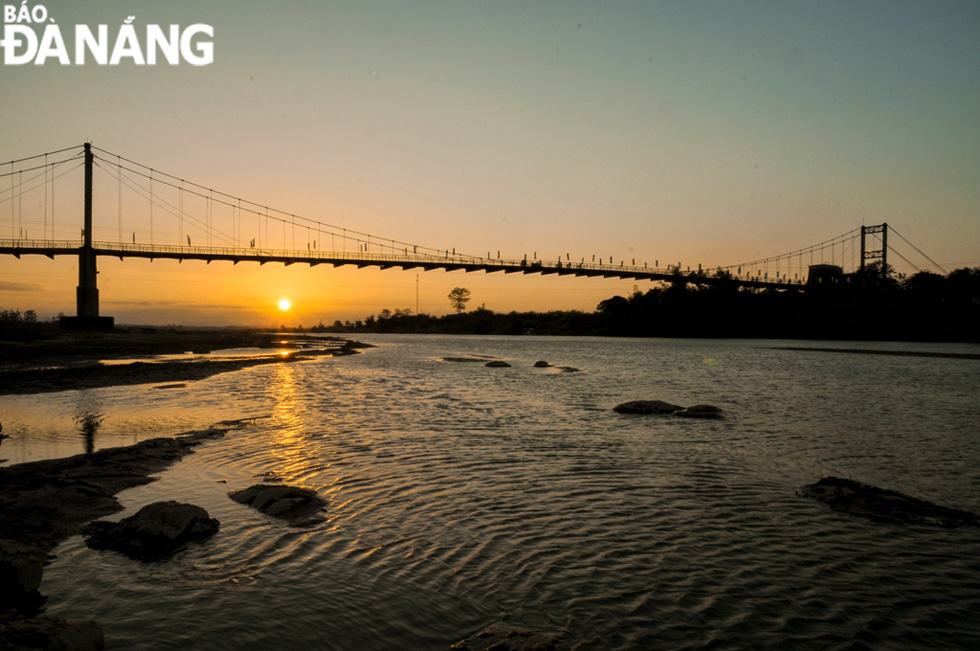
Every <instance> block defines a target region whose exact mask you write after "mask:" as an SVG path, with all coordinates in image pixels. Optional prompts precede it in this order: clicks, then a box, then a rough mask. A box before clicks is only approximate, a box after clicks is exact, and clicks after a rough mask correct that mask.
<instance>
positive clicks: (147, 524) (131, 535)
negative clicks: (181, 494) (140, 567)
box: [85, 501, 218, 561]
mask: <svg viewBox="0 0 980 651" xmlns="http://www.w3.org/2000/svg"><path fill="white" fill-rule="evenodd" d="M217 531H218V521H217V520H215V519H214V518H212V517H210V516H208V512H207V511H205V510H204V509H202V508H201V507H199V506H194V505H193V504H181V503H180V502H173V501H170V502H155V503H153V504H148V505H147V506H144V507H143V508H142V509H140V510H139V511H138V512H137V513H136V515H133V516H130V517H128V518H125V519H123V520H120V521H119V522H93V523H92V524H90V525H89V526H88V527H86V528H85V533H87V534H88V536H89V537H88V539H87V540H86V541H85V543H86V544H87V545H88V546H89V547H91V548H92V549H111V550H113V551H117V552H119V553H121V554H125V555H126V556H129V557H130V558H133V559H136V560H141V561H154V560H160V559H163V558H166V557H168V556H170V555H171V554H173V553H174V552H175V551H176V550H177V549H178V548H179V547H181V546H182V545H183V544H184V543H186V542H189V541H191V540H204V539H205V538H209V537H210V536H212V535H214V534H215V533H216V532H217Z"/></svg>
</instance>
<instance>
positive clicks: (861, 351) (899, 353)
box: [768, 346, 980, 359]
mask: <svg viewBox="0 0 980 651" xmlns="http://www.w3.org/2000/svg"><path fill="white" fill-rule="evenodd" d="M768 349H769V350H795V351H799V352H804V353H845V354H851V355H892V356H895V357H935V358H939V359H980V353H939V352H928V351H918V350H870V349H867V348H815V347H812V346H811V347H805V348H804V347H800V346H769V347H768Z"/></svg>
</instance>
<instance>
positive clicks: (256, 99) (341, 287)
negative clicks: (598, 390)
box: [0, 0, 980, 325]
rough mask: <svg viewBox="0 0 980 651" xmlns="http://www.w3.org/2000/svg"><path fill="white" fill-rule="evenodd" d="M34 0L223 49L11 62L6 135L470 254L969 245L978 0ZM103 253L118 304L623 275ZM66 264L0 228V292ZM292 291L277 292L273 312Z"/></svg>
mask: <svg viewBox="0 0 980 651" xmlns="http://www.w3.org/2000/svg"><path fill="white" fill-rule="evenodd" d="M10 4H17V5H19V4H20V2H17V3H13V2H11V3H10ZM45 6H46V7H47V9H48V12H49V13H50V15H51V16H52V17H53V18H54V19H55V20H56V21H57V22H58V24H60V25H62V26H63V27H64V28H68V27H70V26H73V25H74V24H76V23H84V24H88V25H93V26H94V25H97V24H100V23H105V24H108V25H110V26H112V28H111V31H114V30H115V29H116V27H115V26H116V25H119V24H120V23H121V22H122V21H123V20H124V19H125V18H126V17H127V16H129V15H134V16H135V17H136V19H135V22H134V24H135V25H137V28H138V29H139V28H140V26H141V25H146V24H154V23H155V24H163V25H166V24H171V23H177V24H180V25H189V24H191V23H195V22H200V23H205V24H209V25H212V26H213V27H214V31H215V36H214V63H213V64H212V65H209V66H203V67H194V66H191V65H188V64H187V63H182V64H181V65H179V66H169V65H166V64H163V65H157V66H155V67H137V66H134V65H132V63H130V62H124V63H122V64H121V65H119V66H117V67H109V66H105V67H100V66H95V65H90V64H87V65H85V66H83V67H79V66H64V67H62V66H59V65H58V64H57V63H56V62H54V61H48V62H47V63H46V64H45V65H44V66H33V65H25V66H5V67H2V68H0V116H2V119H0V163H2V162H3V161H9V160H13V159H18V158H22V157H25V156H30V155H34V154H40V153H43V152H46V151H51V150H55V149H60V148H63V147H67V146H71V145H76V144H79V145H80V144H81V143H82V142H85V141H91V142H92V143H93V144H95V145H96V146H98V147H101V148H103V149H105V150H108V151H111V152H113V153H117V154H121V155H122V156H125V157H127V158H130V159H133V160H135V161H138V162H140V163H144V164H147V165H150V166H152V167H154V168H155V169H158V170H163V171H165V172H169V173H172V174H175V175H178V176H180V177H181V178H185V179H187V180H189V181H193V182H195V183H200V184H202V185H205V186H207V187H211V188H214V189H216V190H220V191H223V192H227V193H229V194H232V195H235V196H240V197H243V198H245V199H249V200H253V201H256V202H258V203H261V204H263V205H269V206H272V207H275V208H279V209H282V210H285V211H287V212H291V213H296V214H300V215H303V216H306V217H310V218H313V219H317V220H320V221H324V222H328V223H331V224H336V225H338V226H341V227H344V228H349V229H354V230H359V231H363V232H368V233H372V234H374V235H377V236H382V237H386V238H394V239H397V240H403V241H408V242H416V243H418V244H420V245H426V246H432V247H436V248H449V249H452V248H456V249H457V250H458V251H460V252H467V253H473V254H475V255H483V254H485V253H486V252H487V251H493V252H494V253H495V252H496V251H498V250H499V251H500V252H501V254H502V255H503V256H505V257H515V258H517V257H521V256H523V255H524V254H525V253H527V254H529V255H531V254H532V253H533V252H537V253H538V255H539V256H541V257H547V258H554V257H556V256H557V255H559V254H564V253H569V254H570V255H571V257H572V259H576V258H582V257H586V258H587V259H588V258H589V257H591V255H593V254H596V255H600V256H610V255H612V256H614V257H615V258H616V260H619V259H623V258H625V259H627V260H629V259H631V258H636V259H637V261H638V262H639V261H641V260H642V261H649V262H650V264H651V265H652V264H653V262H654V260H660V261H661V264H665V262H664V261H666V260H670V261H672V262H675V263H676V262H682V263H683V264H684V265H685V266H687V265H691V266H695V265H697V264H698V263H701V264H704V265H705V266H706V267H709V268H710V267H714V266H717V265H728V264H735V263H739V262H743V261H748V260H753V259H757V258H760V257H766V256H770V255H777V254H780V253H786V252H790V251H793V250H796V249H800V248H803V247H805V246H808V245H810V244H814V243H817V242H820V241H823V240H827V239H829V238H832V237H834V236H837V235H840V234H842V233H845V232H847V231H850V230H853V229H855V228H857V227H859V226H860V225H861V224H869V225H870V224H878V223H881V222H885V221H886V222H888V223H889V224H890V225H892V226H893V227H894V228H895V229H897V231H898V232H900V233H901V234H902V235H903V236H904V237H906V238H908V239H909V240H910V241H911V242H913V243H914V244H915V245H916V246H918V247H919V248H920V249H922V250H923V251H924V252H926V253H927V254H928V255H929V256H930V257H931V258H932V259H933V260H935V261H937V262H938V263H939V264H941V265H943V266H944V267H945V268H946V269H947V270H952V269H954V268H958V267H963V266H980V38H978V37H977V35H978V34H980V3H978V2H975V1H973V0H967V1H963V2H941V1H935V2H920V1H918V0H910V1H899V0H887V1H881V2H855V1H851V0H848V1H841V2H831V1H822V2H814V1H812V0H808V1H802V2H794V1H787V0H778V1H771V2H763V1H747V0H742V1H733V2H711V1H698V2H695V1H693V0H692V1H687V2H673V1H671V2H662V1H650V2H544V1H542V2H502V1H492V2H491V1H484V2H475V1H445V2H435V1H434V2H429V1H415V0H413V1H391V2H376V1H373V0H362V1H358V2H320V1H317V2H312V1H306V2H299V1H283V2H276V3H251V2H250V3H244V2H240V1H239V2H232V1H230V0H229V1H208V2H189V1H180V0H178V1H171V2H145V1H139V0H129V1H119V2H116V1H113V2H108V1H103V2H97V1H94V0H76V1H73V2H48V3H46V5H45ZM8 169H9V168H8ZM97 182H98V180H97ZM70 203H71V202H69V201H62V202H61V204H60V206H61V207H60V208H59V210H60V211H61V212H59V215H60V216H61V217H62V218H64V219H65V220H69V221H70V219H69V217H70V215H69V210H70V208H69V205H70ZM9 210H10V206H9V203H8V204H3V205H0V238H5V237H9V233H10V232H11V225H12V224H11V219H12V218H11V213H10V212H9ZM114 210H115V208H113V207H112V206H111V205H109V206H106V207H105V208H104V210H102V214H97V215H96V220H97V223H98V222H99V221H100V220H108V222H109V223H110V224H111V225H114V224H115V219H116V215H115V214H108V215H107V214H105V213H113V211H114ZM77 213H78V215H79V217H78V223H79V224H80V222H81V218H80V214H81V206H80V205H78V206H77ZM133 219H136V217H135V216H134V217H133ZM133 228H134V229H135V228H136V227H135V226H134V227H133ZM124 230H128V229H124ZM898 244H899V246H901V244H900V243H898ZM903 254H905V255H906V256H907V257H909V259H910V260H912V261H913V262H916V263H917V264H920V265H925V264H926V261H925V260H923V259H922V258H920V257H916V256H915V255H914V251H912V250H910V249H908V248H906V249H903ZM895 262H896V263H898V262H899V261H897V260H896V261H895ZM896 266H900V265H899V264H896ZM100 272H101V273H100V276H99V285H100V289H101V296H102V313H103V314H107V315H112V316H115V317H116V318H117V321H120V322H130V323H132V322H142V323H201V324H205V323H207V324H222V323H252V324H256V323H261V324H268V323H276V322H284V323H288V324H291V325H296V324H298V323H301V324H304V325H313V324H315V323H316V322H318V321H320V320H323V321H324V322H326V323H330V322H332V321H333V320H334V319H341V320H345V319H356V318H362V317H364V316H367V315H369V314H373V313H377V312H379V311H380V310H381V309H382V308H389V309H395V308H410V309H413V310H414V309H415V301H416V298H415V297H416V293H415V292H416V280H417V282H418V288H419V297H420V299H419V303H420V307H421V309H422V311H426V312H430V313H435V314H441V313H446V312H448V311H450V306H449V302H448V300H447V299H446V294H448V292H449V290H451V289H452V288H453V287H454V286H463V287H467V288H469V289H470V290H471V292H472V295H473V300H472V302H471V307H474V306H477V305H480V304H485V305H486V307H487V308H490V309H493V310H496V311H509V310H514V309H516V310H532V309H537V310H544V309H583V310H592V309H594V308H595V305H596V304H597V303H598V302H599V301H600V300H602V299H603V298H608V297H609V296H612V295H614V294H624V293H627V292H629V291H631V289H632V287H633V285H634V282H632V281H612V280H597V279H571V278H556V277H546V278H538V277H519V276H515V275H508V276H502V275H500V274H497V275H492V276H488V275H485V274H482V273H478V274H465V275H464V274H462V273H461V272H456V273H452V274H447V273H443V272H429V273H422V274H416V272H414V271H411V272H402V271H397V270H389V271H383V272H382V271H379V270H359V271H355V270H352V269H347V268H341V269H331V268H328V267H316V268H313V269H310V268H308V267H306V266H299V265H294V266H291V267H289V268H285V267H282V266H281V265H265V266H263V267H261V268H260V267H259V266H258V265H255V264H241V265H238V266H235V267H232V265H231V264H230V263H214V264H212V265H205V264H204V263H203V262H185V263H183V264H180V265H178V264H177V263H176V262H172V261H157V262H153V263H150V262H143V261H136V260H126V261H125V262H120V261H118V260H115V261H113V260H107V259H100ZM76 279H77V271H76V263H75V260H74V259H73V258H59V259H57V260H54V261H52V260H48V259H47V258H24V259H21V260H17V259H14V258H12V257H10V256H4V257H0V307H3V308H6V309H20V310H25V309H35V310H37V311H38V312H39V313H41V315H42V316H45V317H46V316H51V315H53V314H56V313H58V312H61V311H63V312H65V313H73V311H74V292H75V284H76ZM640 285H641V288H644V287H647V286H649V283H646V284H644V283H640ZM284 296H286V297H289V298H290V299H291V300H292V301H293V304H294V308H293V310H291V311H290V313H288V314H277V313H276V309H275V304H276V302H278V300H279V299H280V298H282V297H284Z"/></svg>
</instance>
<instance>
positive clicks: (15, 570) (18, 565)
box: [0, 538, 48, 611]
mask: <svg viewBox="0 0 980 651" xmlns="http://www.w3.org/2000/svg"><path fill="white" fill-rule="evenodd" d="M47 557H48V555H47V554H46V553H45V552H44V550H43V549H41V548H40V547H37V546H35V545H29V544H27V543H22V542H18V541H16V540H8V539H6V538H3V539H0V611H3V610H6V609H7V608H20V609H21V610H24V611H30V610H33V609H34V608H36V607H37V606H40V605H41V604H42V603H43V602H44V597H42V596H41V594H40V593H39V592H38V588H40V587H41V577H42V576H43V575H44V563H45V562H46V561H47Z"/></svg>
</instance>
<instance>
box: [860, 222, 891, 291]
mask: <svg viewBox="0 0 980 651" xmlns="http://www.w3.org/2000/svg"><path fill="white" fill-rule="evenodd" d="M867 235H878V241H879V243H880V244H881V248H880V249H869V248H868V242H867V238H866V236H867ZM868 260H872V261H874V260H881V278H882V279H883V280H884V279H885V278H887V277H888V224H887V223H882V224H878V225H877V226H861V271H864V266H865V264H864V263H865V262H867V261H868Z"/></svg>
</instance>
